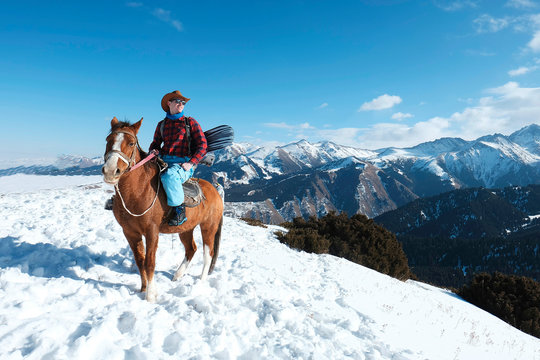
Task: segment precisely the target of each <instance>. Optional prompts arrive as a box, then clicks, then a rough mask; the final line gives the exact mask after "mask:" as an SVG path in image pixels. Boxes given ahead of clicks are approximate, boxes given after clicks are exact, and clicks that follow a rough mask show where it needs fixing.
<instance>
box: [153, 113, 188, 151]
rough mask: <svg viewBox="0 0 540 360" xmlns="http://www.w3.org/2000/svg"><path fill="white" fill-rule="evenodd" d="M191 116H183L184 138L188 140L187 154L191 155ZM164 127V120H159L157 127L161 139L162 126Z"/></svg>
mask: <svg viewBox="0 0 540 360" xmlns="http://www.w3.org/2000/svg"><path fill="white" fill-rule="evenodd" d="M190 120H191V117H190V116H184V126H185V127H186V139H187V142H188V153H189V154H188V155H189V156H190V157H191V124H190ZM164 127H165V120H163V121H162V122H161V125H160V127H159V132H160V134H161V138H162V139H163V128H164Z"/></svg>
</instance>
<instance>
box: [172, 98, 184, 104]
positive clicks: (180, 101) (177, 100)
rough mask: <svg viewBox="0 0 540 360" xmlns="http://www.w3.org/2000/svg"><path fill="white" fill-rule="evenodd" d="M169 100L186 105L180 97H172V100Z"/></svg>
mask: <svg viewBox="0 0 540 360" xmlns="http://www.w3.org/2000/svg"><path fill="white" fill-rule="evenodd" d="M171 102H173V103H177V104H182V105H186V102H185V101H184V100H180V99H174V100H171Z"/></svg>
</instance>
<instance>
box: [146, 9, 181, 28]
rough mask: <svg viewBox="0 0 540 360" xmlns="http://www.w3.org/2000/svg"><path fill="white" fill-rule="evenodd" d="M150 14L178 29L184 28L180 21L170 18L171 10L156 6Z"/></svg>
mask: <svg viewBox="0 0 540 360" xmlns="http://www.w3.org/2000/svg"><path fill="white" fill-rule="evenodd" d="M152 15H154V16H155V17H156V18H158V19H159V20H161V21H163V22H165V23H167V24H169V25H171V26H172V27H174V28H175V29H176V30H178V31H183V30H184V26H183V25H182V23H181V22H180V21H178V20H175V19H173V18H171V12H170V11H169V10H164V9H161V8H157V9H154V11H152Z"/></svg>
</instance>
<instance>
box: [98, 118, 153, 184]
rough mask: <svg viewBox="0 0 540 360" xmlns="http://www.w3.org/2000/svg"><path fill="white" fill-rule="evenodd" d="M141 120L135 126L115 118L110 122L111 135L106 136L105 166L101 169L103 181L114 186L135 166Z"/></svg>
mask: <svg viewBox="0 0 540 360" xmlns="http://www.w3.org/2000/svg"><path fill="white" fill-rule="evenodd" d="M142 120H143V119H142V118H141V120H139V121H138V122H136V123H135V124H133V125H131V124H129V123H127V122H120V121H118V119H117V118H116V117H114V118H113V119H112V120H111V133H110V134H109V136H107V147H106V148H105V164H103V167H102V168H101V172H102V173H103V180H104V181H105V182H106V183H108V184H112V185H115V184H117V183H118V181H119V180H120V177H121V176H122V175H123V174H124V173H125V172H126V171H128V170H129V168H130V167H131V166H133V165H134V164H135V161H136V159H135V157H136V155H137V153H138V151H137V143H138V141H137V133H138V132H139V128H140V127H141V123H142Z"/></svg>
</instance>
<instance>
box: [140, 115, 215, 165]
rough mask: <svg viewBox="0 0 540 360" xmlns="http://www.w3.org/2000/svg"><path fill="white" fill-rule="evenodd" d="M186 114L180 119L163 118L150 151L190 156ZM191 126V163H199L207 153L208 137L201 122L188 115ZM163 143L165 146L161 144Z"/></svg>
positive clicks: (158, 125)
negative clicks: (185, 120)
mask: <svg viewBox="0 0 540 360" xmlns="http://www.w3.org/2000/svg"><path fill="white" fill-rule="evenodd" d="M184 119H185V116H182V117H181V118H180V119H178V120H171V119H168V118H165V119H163V120H161V121H160V122H159V123H158V124H157V127H156V131H155V133H154V141H152V143H151V144H150V151H152V150H154V149H157V150H159V153H160V155H173V156H179V157H184V156H187V157H189V156H190V154H189V148H188V142H187V139H186V126H185V124H184ZM188 121H189V124H190V126H191V152H192V153H191V159H190V160H189V162H190V163H192V164H193V165H197V164H198V163H199V162H200V161H201V160H202V158H203V157H204V155H206V147H207V144H206V137H205V136H204V132H203V131H202V129H201V126H200V125H199V123H198V122H197V121H196V120H195V119H193V118H192V117H188ZM163 122H165V123H164V126H163V137H162V136H161V124H162V123H163ZM161 143H163V146H161Z"/></svg>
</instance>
